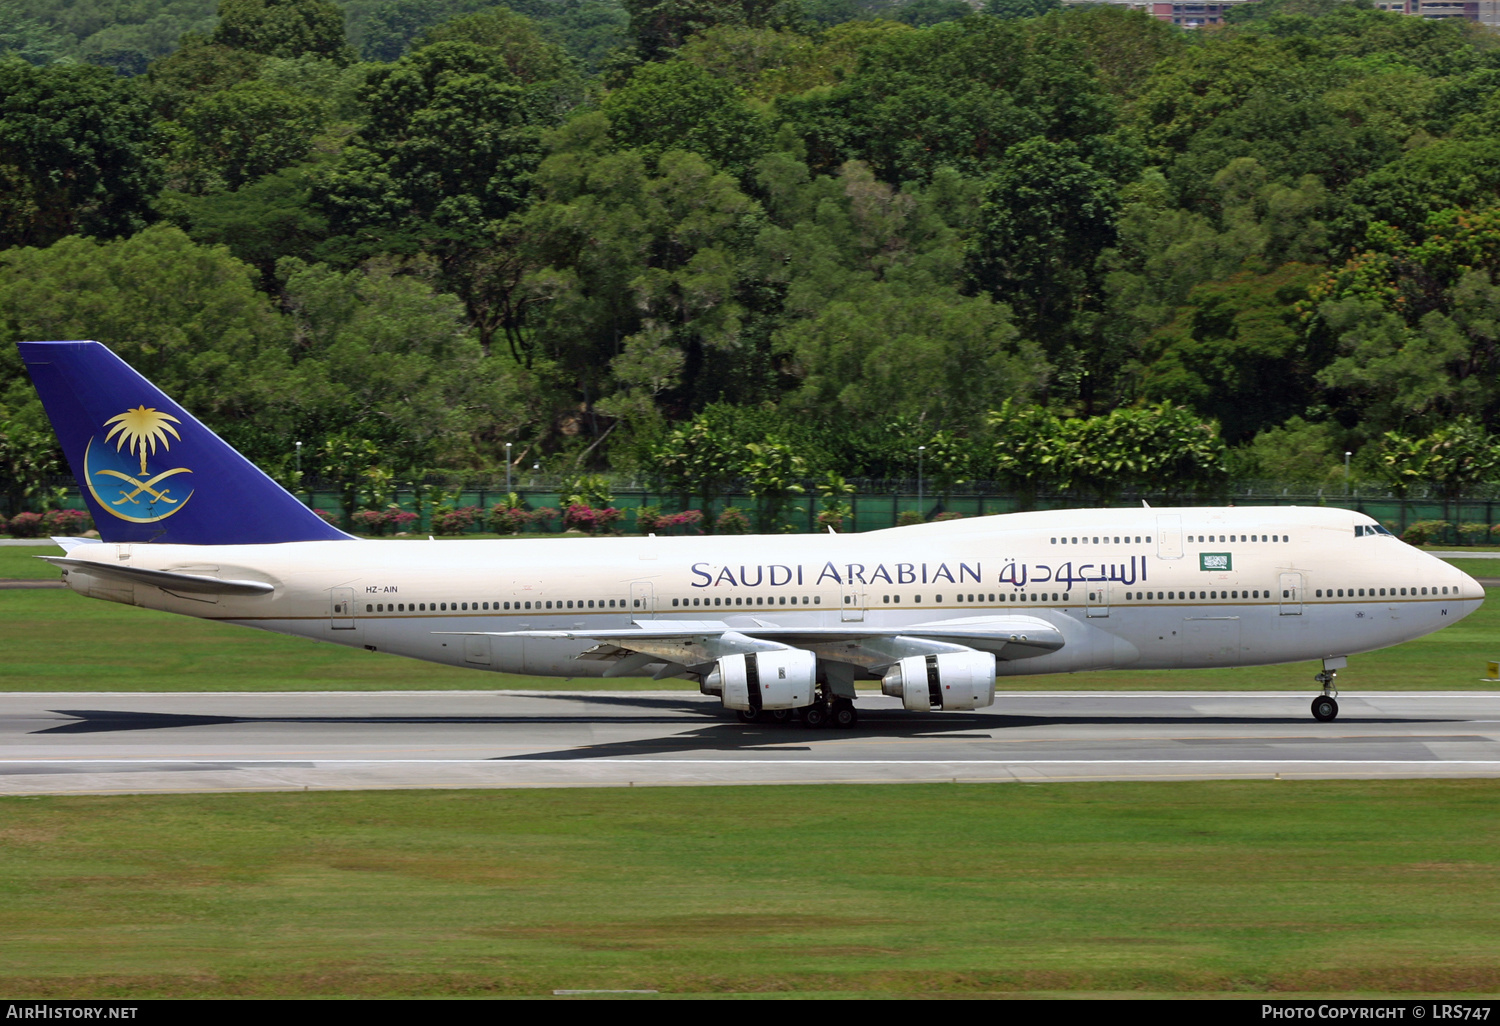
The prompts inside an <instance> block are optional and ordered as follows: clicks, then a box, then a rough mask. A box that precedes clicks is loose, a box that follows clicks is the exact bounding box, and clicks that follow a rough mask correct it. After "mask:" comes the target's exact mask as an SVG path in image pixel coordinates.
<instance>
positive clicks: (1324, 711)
mask: <svg viewBox="0 0 1500 1026" xmlns="http://www.w3.org/2000/svg"><path fill="white" fill-rule="evenodd" d="M1348 662H1349V661H1348V660H1347V659H1345V658H1343V657H1339V658H1337V659H1324V660H1323V671H1322V672H1321V673H1319V674H1318V675H1317V676H1316V677H1314V678H1313V680H1315V681H1317V682H1318V683H1319V684H1320V685H1322V687H1323V693H1322V694H1321V695H1319V696H1318V697H1317V698H1314V699H1313V703H1312V714H1313V719H1315V720H1317V721H1318V722H1319V723H1332V722H1333V721H1334V720H1335V719H1337V718H1338V714H1339V703H1338V695H1339V689H1338V688H1336V687H1334V684H1333V682H1334V680H1335V679H1336V678H1337V677H1338V675H1339V670H1341V669H1342V668H1343V667H1345V666H1347V665H1348Z"/></svg>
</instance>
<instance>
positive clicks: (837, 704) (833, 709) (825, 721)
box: [735, 698, 859, 730]
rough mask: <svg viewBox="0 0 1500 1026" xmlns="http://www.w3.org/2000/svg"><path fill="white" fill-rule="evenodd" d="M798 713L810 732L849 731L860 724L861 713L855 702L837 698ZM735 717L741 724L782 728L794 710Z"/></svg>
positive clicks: (743, 712) (751, 712)
mask: <svg viewBox="0 0 1500 1026" xmlns="http://www.w3.org/2000/svg"><path fill="white" fill-rule="evenodd" d="M798 712H800V713H801V715H802V725H803V726H804V727H807V728H808V729H809V730H819V729H821V728H823V727H838V728H840V729H842V730H848V729H850V728H851V727H853V726H854V725H855V724H856V723H858V722H859V713H857V712H856V711H855V710H854V702H853V701H852V700H850V699H848V698H835V699H833V700H832V701H831V702H830V701H818V702H814V703H813V704H812V705H808V706H803V707H802V708H801V709H800V710H798ZM735 715H736V716H737V717H738V718H739V721H740V722H741V723H771V724H776V725H778V726H780V725H784V724H786V723H788V722H789V721H790V720H791V718H792V710H790V709H775V710H771V709H764V710H762V709H742V710H740V711H739V712H737V713H735Z"/></svg>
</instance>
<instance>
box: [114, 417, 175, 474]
mask: <svg viewBox="0 0 1500 1026" xmlns="http://www.w3.org/2000/svg"><path fill="white" fill-rule="evenodd" d="M181 423H182V421H180V420H178V419H177V418H176V417H174V416H172V415H171V414H170V413H162V412H161V411H160V410H154V409H151V408H150V407H148V406H137V407H136V408H135V409H133V410H126V411H125V412H124V413H121V414H117V415H116V416H113V417H111V418H109V419H108V420H106V421H105V422H104V426H105V427H109V425H111V424H113V425H114V427H112V428H109V433H108V434H106V435H105V436H104V440H105V441H106V442H108V441H109V440H110V439H111V438H114V437H115V435H116V434H119V436H120V437H119V439H118V440H117V441H116V442H115V451H116V452H119V451H120V450H122V449H124V448H125V447H126V446H127V445H128V446H129V447H130V452H131V453H133V454H136V455H139V456H140V458H141V475H142V476H145V473H146V455H147V453H150V454H151V455H153V456H154V455H156V447H157V445H160V446H161V447H162V448H163V449H170V448H172V443H171V442H170V441H168V440H167V436H168V435H171V436H172V437H173V438H175V439H177V440H178V441H182V436H181V435H179V434H178V433H177V430H176V429H175V428H173V427H172V425H173V424H181Z"/></svg>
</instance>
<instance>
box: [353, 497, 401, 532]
mask: <svg viewBox="0 0 1500 1026" xmlns="http://www.w3.org/2000/svg"><path fill="white" fill-rule="evenodd" d="M349 519H350V521H352V522H353V524H354V529H355V530H356V531H361V532H363V533H365V534H374V535H387V534H395V533H396V532H397V531H404V530H406V529H407V528H408V527H410V526H411V525H412V523H413V522H415V521H416V519H417V515H416V514H415V513H406V512H403V511H402V509H401V507H399V506H397V505H395V504H394V503H393V504H391V505H390V506H388V507H386V508H385V509H384V510H376V509H362V510H360V511H359V512H358V513H356V514H354V516H352V517H350V518H349Z"/></svg>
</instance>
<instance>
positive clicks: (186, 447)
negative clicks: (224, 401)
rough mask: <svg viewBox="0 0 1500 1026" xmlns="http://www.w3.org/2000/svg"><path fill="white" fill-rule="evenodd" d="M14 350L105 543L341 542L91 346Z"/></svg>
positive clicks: (33, 345) (26, 345)
mask: <svg viewBox="0 0 1500 1026" xmlns="http://www.w3.org/2000/svg"><path fill="white" fill-rule="evenodd" d="M20 348H21V359H22V360H23V361H25V363H26V368H27V370H28V371H30V373H31V380H32V382H33V383H34V384H35V385H36V390H37V394H38V395H40V396H41V399H42V405H43V407H45V408H46V410H47V416H48V417H50V418H51V420H52V427H53V429H54V430H56V431H57V437H58V440H59V441H60V442H61V443H62V448H63V452H64V453H65V454H66V455H67V457H68V464H69V466H71V467H72V469H73V476H74V477H76V478H77V479H78V487H79V488H80V489H81V491H82V492H83V499H84V502H85V503H86V504H87V505H88V508H89V512H90V513H92V514H93V516H94V524H95V525H96V526H97V527H98V529H99V536H100V537H101V538H103V539H104V540H105V541H107V542H160V543H165V544H180V545H242V544H268V543H273V542H293V541H333V540H337V539H347V538H349V537H350V536H349V535H347V534H345V533H344V532H343V531H340V530H338V529H337V528H336V527H333V526H332V525H331V524H328V523H325V522H324V521H323V519H322V518H321V517H319V516H318V515H317V514H316V513H314V512H313V511H312V510H310V509H308V508H307V507H306V506H304V505H303V504H302V503H301V502H299V501H298V500H297V498H296V496H294V495H292V494H291V493H290V492H288V491H287V490H286V489H285V488H282V487H281V486H280V485H279V484H277V483H276V482H275V481H272V480H271V479H270V478H269V477H267V476H266V475H265V474H264V473H262V472H261V470H260V469H259V468H257V467H256V466H255V465H254V464H253V463H251V462H250V461H249V460H247V459H245V457H243V456H241V455H240V454H239V453H237V452H235V451H234V449H232V448H231V447H230V446H229V445H228V443H226V442H225V441H224V440H223V439H222V438H220V437H219V436H218V435H216V434H214V433H213V432H212V431H210V430H209V429H208V428H206V427H204V426H203V425H202V424H201V423H199V422H198V420H197V419H196V418H195V417H193V415H192V414H190V413H188V412H187V411H186V410H184V409H183V408H182V407H180V406H178V405H177V404H176V403H174V402H173V401H172V400H171V399H168V398H167V397H166V395H165V394H163V393H162V391H161V390H160V389H158V388H157V387H156V386H155V385H153V384H151V382H149V381H147V380H146V379H145V378H143V377H141V376H140V375H139V374H137V373H136V372H135V371H134V370H132V369H131V368H130V367H129V366H128V365H127V364H126V363H125V361H123V360H121V359H120V358H119V357H118V356H116V355H115V354H114V353H111V352H110V351H109V350H108V349H106V348H104V346H102V345H100V344H99V343H98V342H22V343H20Z"/></svg>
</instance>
